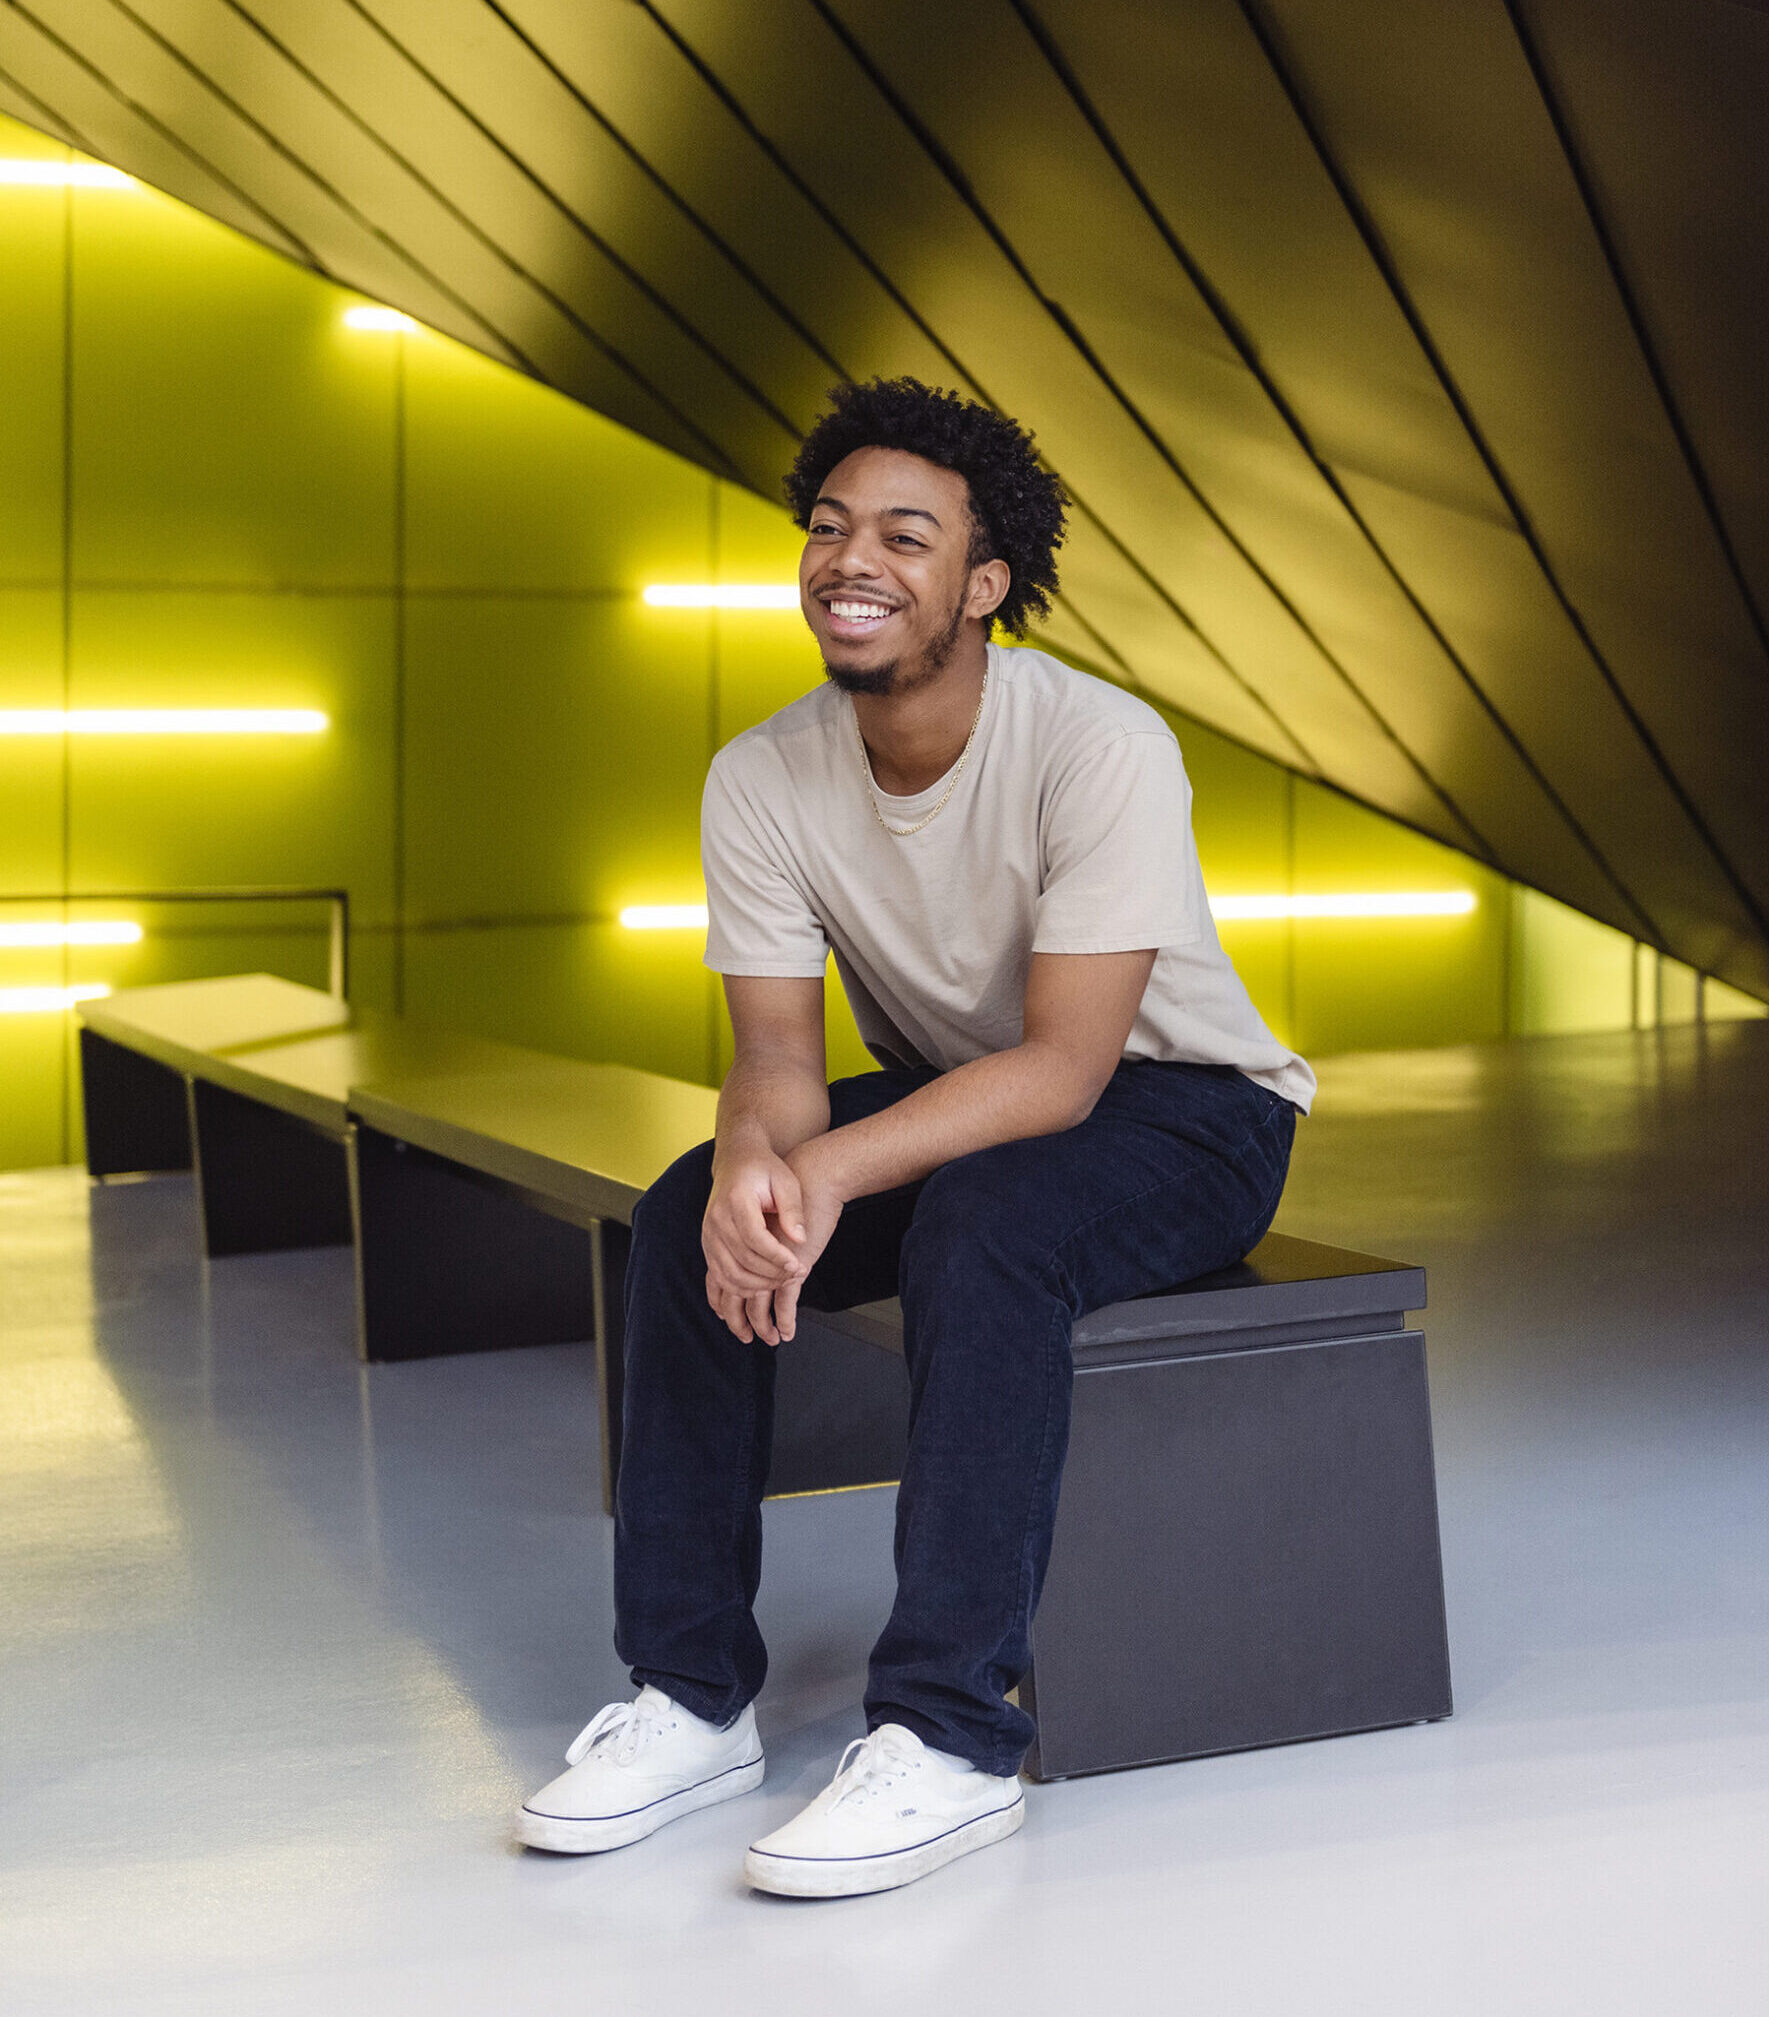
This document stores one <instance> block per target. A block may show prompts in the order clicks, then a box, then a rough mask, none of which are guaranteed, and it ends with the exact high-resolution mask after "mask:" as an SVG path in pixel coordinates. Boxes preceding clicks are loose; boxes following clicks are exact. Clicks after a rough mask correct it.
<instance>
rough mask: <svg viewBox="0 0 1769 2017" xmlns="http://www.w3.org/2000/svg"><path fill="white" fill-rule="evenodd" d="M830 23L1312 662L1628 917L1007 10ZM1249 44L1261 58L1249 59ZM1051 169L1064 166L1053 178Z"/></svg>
mask: <svg viewBox="0 0 1769 2017" xmlns="http://www.w3.org/2000/svg"><path fill="white" fill-rule="evenodd" d="M841 11H842V12H843V14H844V15H845V16H846V17H847V20H848V25H849V28H850V30H851V31H852V32H854V33H855V34H856V35H857V37H858V38H859V39H861V40H862V41H864V43H865V45H866V46H867V48H868V50H869V52H870V53H872V54H873V56H874V57H875V59H876V60H879V61H881V62H882V63H883V64H884V65H885V67H886V68H887V70H888V72H889V74H890V80H891V84H892V87H893V88H894V89H895V90H896V91H897V92H899V93H901V94H902V95H903V96H904V97H905V98H906V99H907V100H908V101H910V102H911V103H912V104H913V106H914V108H915V110H916V113H917V116H918V117H919V118H920V119H921V120H923V121H924V122H925V123H926V124H927V125H928V127H929V128H930V129H931V130H932V132H933V134H934V137H935V139H936V141H937V143H938V145H939V146H940V147H941V148H942V150H943V151H944V152H945V153H946V154H947V155H949V156H950V157H951V159H952V160H953V162H954V164H955V166H956V168H957V169H958V171H959V172H960V173H961V174H962V176H963V177H964V179H965V181H966V183H967V184H968V185H969V187H970V189H971V190H972V191H973V192H974V193H975V196H976V198H977V200H978V202H979V203H980V205H981V206H982V207H983V209H984V210H985V211H986V212H987V213H988V214H989V216H990V217H991V218H992V219H993V220H994V221H995V222H996V223H997V225H998V226H999V227H1000V228H1001V229H1002V230H1003V231H1004V232H1005V233H1006V234H1007V235H1008V237H1009V238H1010V239H1011V240H1012V242H1013V244H1014V246H1015V248H1016V250H1017V251H1018V252H1019V254H1020V256H1021V257H1022V258H1023V259H1024V260H1025V262H1026V264H1027V266H1028V268H1029V271H1030V275H1031V277H1032V279H1033V280H1034V281H1035V282H1036V284H1037V286H1038V287H1039V288H1040V290H1041V291H1042V292H1043V293H1045V294H1046V295H1048V296H1050V297H1052V298H1055V297H1056V296H1057V295H1058V294H1059V293H1060V294H1061V296H1062V307H1063V310H1064V313H1065V314H1066V316H1067V317H1068V319H1069V320H1070V321H1071V322H1072V323H1073V324H1074V326H1075V328H1076V329H1077V331H1078V333H1079V338H1080V341H1081V343H1082V344H1083V345H1084V346H1085V348H1086V350H1087V351H1088V352H1089V353H1091V354H1092V356H1093V357H1095V358H1097V359H1098V360H1099V363H1100V367H1101V368H1102V370H1103V371H1104V372H1105V373H1107V374H1109V376H1110V378H1111V380H1112V381H1113V382H1114V383H1115V384H1116V385H1118V386H1119V387H1121V388H1123V390H1124V392H1125V393H1126V394H1127V396H1128V398H1129V399H1130V400H1131V402H1133V403H1134V405H1135V407H1136V409H1137V411H1138V412H1139V413H1141V414H1142V415H1144V416H1145V417H1146V418H1147V420H1148V421H1149V422H1150V423H1151V424H1152V426H1153V427H1154V429H1155V430H1156V431H1157V432H1158V433H1159V434H1160V436H1161V438H1162V439H1163V441H1164V442H1166V443H1167V444H1168V446H1169V447H1170V449H1171V450H1172V452H1173V453H1174V454H1175V455H1176V456H1177V458H1178V460H1179V461H1180V462H1181V463H1182V464H1183V466H1184V467H1185V469H1186V470H1187V471H1188V473H1189V474H1190V476H1191V478H1192V480H1193V481H1194V482H1195V483H1196V484H1197V485H1198V487H1199V489H1200V490H1201V491H1202V492H1203V494H1204V495H1205V496H1206V497H1207V498H1208V499H1209V501H1210V503H1211V505H1212V507H1213V508H1214V509H1215V510H1216V511H1218V512H1219V513H1220V515H1221V516H1222V518H1223V520H1224V521H1225V523H1226V524H1227V525H1228V526H1229V527H1230V528H1231V530H1232V531H1233V533H1234V535H1235V537H1236V538H1237V539H1238V540H1239V541H1240V542H1241V543H1242V544H1243V545H1244V546H1245V547H1246V548H1247V549H1248V551H1249V552H1250V554H1251V555H1252V557H1253V560H1254V561H1255V563H1256V564H1257V565H1258V567H1259V568H1260V570H1261V571H1262V573H1263V574H1264V575H1265V576H1266V577H1267V578H1268V579H1270V580H1271V581H1272V583H1273V584H1274V588H1275V590H1276V591H1277V593H1279V594H1280V595H1281V596H1282V597H1283V599H1284V601H1285V602H1286V603H1287V604H1288V605H1289V606H1291V607H1293V608H1294V609H1295V610H1296V611H1297V613H1298V617H1299V619H1300V621H1301V622H1302V623H1303V624H1305V625H1306V627H1307V630H1308V632H1309V633H1310V634H1311V635H1312V636H1313V637H1315V638H1317V639H1319V640H1320V644H1321V648H1322V650H1323V653H1324V654H1330V656H1331V658H1332V660H1333V662H1334V663H1336V664H1337V665H1340V666H1344V667H1346V668H1348V672H1349V675H1350V676H1351V677H1352V678H1354V679H1355V680H1356V682H1357V684H1358V685H1359V687H1360V689H1361V690H1362V691H1363V692H1365V693H1367V694H1368V695H1369V697H1370V699H1371V701H1372V702H1373V704H1374V706H1375V707H1376V708H1377V709H1379V710H1380V713H1381V715H1382V716H1383V718H1384V719H1385V720H1387V721H1388V722H1389V723H1391V724H1392V725H1393V727H1394V729H1395V731H1396V733H1397V735H1398V736H1399V738H1400V740H1401V742H1402V743H1403V744H1404V745H1405V747H1406V748H1407V749H1408V750H1410V751H1412V752H1413V753H1414V754H1415V755H1416V756H1417V757H1418V758H1419V760H1420V762H1421V764H1422V765H1423V767H1424V769H1425V771H1426V772H1427V773H1428V774H1429V775H1430V776H1431V777H1432V778H1433V779H1434V780H1437V781H1438V782H1440V783H1442V782H1444V781H1445V780H1448V779H1452V778H1453V779H1454V780H1455V784H1454V788H1453V797H1454V800H1455V803H1456V805H1457V807H1458V808H1459V809H1460V810H1461V812H1462V813H1463V814H1464V815H1465V816H1466V817H1467V819H1468V820H1469V821H1470V823H1471V824H1472V825H1473V827H1474V829H1475V830H1476V831H1477V832H1479V833H1481V834H1482V835H1483V836H1484V837H1485V838H1486V840H1487V842H1488V844H1489V846H1490V847H1491V848H1492V851H1493V853H1494V855H1495V857H1496V858H1497V859H1498V860H1500V861H1501V862H1508V861H1513V860H1518V859H1524V860H1533V861H1546V862H1551V863H1552V864H1553V873H1554V874H1555V877H1556V880H1557V882H1558V884H1559V885H1560V886H1561V887H1563V888H1568V889H1576V890H1577V891H1578V892H1579V896H1578V901H1579V903H1580V905H1581V906H1582V907H1583V908H1586V909H1593V908H1596V909H1602V908H1607V909H1608V910H1609V911H1610V912H1611V913H1612V914H1613V913H1614V912H1615V911H1616V910H1618V909H1623V908H1625V907H1624V905H1623V904H1622V902H1621V899H1620V896H1619V893H1618V891H1617V889H1616V888H1615V886H1614V883H1613V879H1612V878H1611V877H1609V876H1607V875H1605V873H1604V872H1603V868H1602V866H1601V864H1600V863H1599V862H1598V861H1597V860H1596V859H1594V858H1593V855H1592V853H1591V851H1590V850H1589V849H1588V848H1587V847H1586V846H1585V845H1584V844H1583V842H1582V839H1581V836H1580V834H1579V833H1578V831H1577V830H1576V828H1575V827H1574V826H1573V825H1572V824H1570V823H1569V821H1568V820H1567V818H1566V817H1565V816H1564V815H1563V813H1562V811H1561V809H1560V807H1559V806H1558V805H1557V804H1556V803H1555V801H1554V799H1553V798H1552V797H1551V796H1550V795H1549V794H1548V792H1547V791H1545V790H1544V788H1543V787H1542V785H1541V783H1540V782H1539V781H1538V779H1537V778H1536V777H1535V776H1534V775H1532V773H1531V771H1530V769H1529V767H1528V764H1527V761H1526V759H1525V758H1524V757H1523V756H1522V755H1521V754H1520V753H1519V749H1518V747H1517V746H1516V745H1515V743H1514V741H1513V740H1511V739H1509V737H1508V733H1507V731H1508V724H1505V723H1503V721H1502V719H1496V718H1495V713H1494V711H1493V710H1492V709H1491V707H1490V703H1488V702H1487V701H1486V697H1485V696H1484V694H1482V693H1481V692H1480V691H1479V690H1478V689H1477V688H1476V687H1475V686H1474V684H1473V683H1472V681H1471V680H1470V679H1469V677H1468V676H1467V675H1466V673H1465V670H1464V669H1462V668H1460V667H1458V666H1457V664H1456V662H1455V661H1454V659H1453V658H1452V657H1451V655H1450V654H1449V653H1448V652H1447V651H1446V650H1445V649H1444V647H1443V645H1442V643H1441V642H1440V641H1439V639H1437V638H1436V637H1434V636H1433V635H1432V632H1431V630H1430V628H1429V627H1428V624H1427V622H1426V620H1425V619H1424V618H1423V617H1422V616H1421V614H1420V612H1419V611H1418V610H1417V609H1416V608H1415V607H1414V606H1413V604H1411V603H1410V602H1409V601H1408V599H1407V597H1406V595H1405V593H1404V591H1403V588H1402V586H1401V585H1400V584H1399V583H1398V582H1397V581H1396V579H1395V578H1394V575H1393V573H1392V571H1391V570H1390V569H1389V568H1387V567H1385V565H1384V563H1383V557H1382V555H1381V554H1380V552H1379V551H1378V550H1377V549H1376V547H1375V546H1374V545H1373V544H1372V542H1371V540H1370V539H1369V538H1368V537H1367V536H1366V534H1365V533H1364V531H1363V530H1362V529H1360V527H1359V525H1358V524H1357V521H1356V519H1355V518H1354V517H1353V516H1352V515H1351V513H1349V512H1348V510H1347V509H1346V506H1345V502H1344V500H1343V498H1342V497H1341V496H1339V495H1336V494H1335V492H1334V490H1333V488H1332V487H1331V485H1330V483H1329V481H1328V480H1327V478H1326V477H1325V476H1324V475H1323V472H1322V470H1321V469H1320V467H1319V466H1318V465H1317V462H1316V461H1315V460H1314V459H1313V458H1312V457H1311V456H1310V455H1309V454H1308V452H1307V450H1306V447H1305V445H1304V443H1303V442H1302V441H1301V440H1300V439H1299V438H1298V434H1297V431H1296V430H1295V429H1294V428H1293V427H1292V426H1291V425H1290V424H1289V422H1288V420H1287V418H1286V416H1285V414H1284V412H1283V410H1282V409H1281V408H1280V406H1279V405H1278V404H1277V403H1275V402H1274V400H1273V398H1272V397H1271V396H1270V394H1269V393H1268V391H1267V390H1266V389H1265V388H1264V387H1263V386H1262V385H1261V383H1260V381H1259V379H1258V378H1257V377H1256V376H1255V375H1254V374H1253V372H1252V371H1250V370H1249V369H1248V367H1247V364H1246V362H1245V361H1244V360H1243V357H1242V355H1241V354H1240V353H1239V352H1238V351H1237V350H1236V349H1235V348H1233V347H1231V343H1230V340H1229V338H1228V336H1227V335H1226V333H1225V330H1224V327H1223V324H1222V321H1221V319H1220V318H1219V316H1218V315H1217V314H1216V313H1214V312H1213V310H1212V308H1211V306H1210V304H1209V301H1208V300H1207V298H1206V296H1205V294H1204V293H1202V292H1201V291H1200V289H1199V288H1198V286H1196V285H1195V284H1194V282H1193V280H1192V278H1190V277H1188V274H1187V272H1186V271H1185V270H1184V268H1183V267H1182V266H1181V264H1180V262H1179V260H1178V259H1177V258H1176V257H1175V256H1174V253H1173V250H1172V249H1171V248H1170V246H1169V245H1168V244H1167V243H1166V242H1165V240H1164V239H1163V237H1162V236H1161V234H1160V233H1159V231H1158V230H1157V228H1156V225H1155V224H1154V222H1153V221H1152V220H1151V218H1150V216H1149V215H1147V214H1146V213H1145V210H1144V207H1143V206H1142V205H1140V204H1139V203H1138V201H1137V199H1136V196H1135V193H1134V191H1133V189H1132V187H1131V186H1130V184H1129V183H1128V182H1127V181H1126V179H1125V178H1124V176H1123V175H1122V174H1121V173H1120V172H1119V170H1118V168H1117V167H1116V166H1114V164H1113V162H1112V160H1111V158H1110V156H1109V154H1108V153H1107V151H1106V149H1105V148H1104V147H1103V146H1102V145H1101V144H1100V142H1099V140H1098V138H1097V137H1096V134H1095V132H1094V131H1093V130H1091V129H1090V127H1089V125H1088V123H1087V122H1086V120H1085V119H1084V117H1083V115H1082V112H1081V110H1080V108H1079V106H1078V105H1077V103H1076V102H1075V100H1074V99H1073V98H1072V97H1071V96H1070V95H1069V94H1068V93H1067V92H1065V90H1064V88H1063V84H1062V81H1061V79H1060V77H1059V75H1058V73H1057V71H1056V70H1055V69H1054V68H1053V67H1052V65H1051V64H1050V63H1049V62H1047V61H1046V59H1045V57H1044V56H1043V55H1041V54H1040V52H1039V49H1038V47H1037V45H1036V44H1035V43H1034V42H1033V41H1032V40H1031V39H1030V38H1029V37H1028V36H1027V35H1026V34H1025V33H1024V32H1023V30H1022V28H1021V25H1020V22H1019V19H1018V18H1017V17H1016V14H1015V12H1014V10H1013V9H1012V8H1011V7H1010V6H1009V5H1008V4H1007V0H996V4H994V5H973V6H971V7H968V8H966V9H964V10H961V11H960V12H959V13H958V14H957V15H952V14H951V11H950V10H949V9H947V8H945V7H944V6H943V5H942V4H941V0H902V4H898V5H896V6H893V7H891V8H889V9H886V10H873V9H866V8H860V7H855V6H853V5H851V4H847V5H844V6H843V7H842V9H841ZM942 17H944V18H945V20H946V28H945V35H946V55H947V59H948V60H946V61H944V62H942V63H941V64H939V65H937V66H930V65H927V64H926V63H925V61H924V60H923V55H922V52H923V50H924V49H925V48H926V46H927V44H928V41H929V39H930V37H931V36H932V35H933V34H934V33H935V29H936V23H937V21H938V20H939V19H940V18H942ZM862 24H864V25H862ZM1078 25H1079V24H1078ZM1084 32H1085V35H1086V37H1087V39H1088V40H1089V41H1091V40H1093V39H1094V38H1095V36H1096V35H1097V33H1098V30H1097V27H1096V26H1095V25H1093V24H1091V23H1090V24H1087V25H1086V26H1085V29H1084ZM1246 47H1247V54H1248V56H1249V57H1250V58H1251V59H1252V60H1254V61H1257V60H1258V51H1257V49H1256V48H1255V47H1254V46H1253V45H1252V44H1251V43H1250V42H1249V43H1248V44H1247V45H1246ZM985 67H990V68H992V72H993V86H994V88H993V89H992V91H991V93H990V94H989V96H988V97H987V98H986V99H985V100H984V101H982V103H980V104H979V102H978V100H977V97H976V94H975V92H974V90H972V89H971V88H970V83H969V80H970V79H971V78H973V77H974V76H976V75H977V74H978V73H979V72H980V71H981V70H982V69H983V68H985ZM1169 110H1170V115H1171V116H1177V118H1179V119H1180V120H1184V118H1185V117H1186V116H1187V113H1188V111H1189V107H1188V106H1187V105H1186V104H1185V103H1184V101H1183V100H1181V101H1178V102H1175V101H1174V99H1173V98H1172V97H1171V96H1170V97H1169ZM1028 125H1029V126H1030V127H1031V128H1032V129H1034V130H1036V131H1037V132H1038V133H1039V134H1040V136H1041V143H1042V144H1041V148H1040V149H1039V150H1038V151H1037V152H1036V153H1030V152H1028V151H1027V150H1026V149H1024V148H1023V147H1016V146H1014V145H1012V144H1011V139H1012V135H1013V133H1014V131H1015V130H1016V129H1018V130H1024V128H1025V127H1026V126H1028ZM1046 150H1048V154H1047V153H1046ZM1049 156H1055V157H1056V158H1058V159H1060V160H1061V161H1062V162H1063V164H1064V173H1063V175H1062V177H1061V178H1060V179H1059V180H1057V181H1056V182H1054V183H1053V179H1052V177H1051V176H1050V174H1049V172H1048V158H1049ZM1293 312H1294V311H1293ZM1351 669H1355V670H1351ZM1626 921H1627V924H1628V925H1629V927H1630V928H1632V929H1636V930H1638V929H1640V928H1642V925H1643V923H1644V924H1646V927H1647V928H1648V929H1650V928H1651V927H1650V921H1649V920H1645V919H1643V917H1642V916H1641V915H1640V914H1638V913H1637V912H1633V911H1628V912H1627V914H1626Z"/></svg>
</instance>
